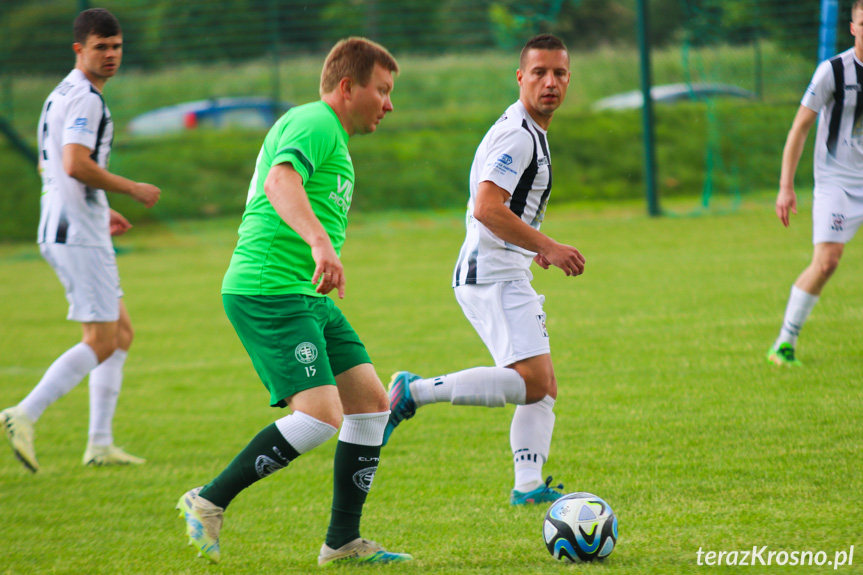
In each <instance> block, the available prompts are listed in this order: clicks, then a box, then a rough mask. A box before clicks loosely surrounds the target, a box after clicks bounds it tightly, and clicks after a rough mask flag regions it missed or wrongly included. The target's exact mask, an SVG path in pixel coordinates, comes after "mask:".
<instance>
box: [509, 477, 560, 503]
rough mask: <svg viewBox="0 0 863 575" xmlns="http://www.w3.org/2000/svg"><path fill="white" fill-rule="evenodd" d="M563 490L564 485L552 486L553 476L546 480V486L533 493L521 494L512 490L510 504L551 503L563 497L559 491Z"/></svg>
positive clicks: (532, 491) (534, 490)
mask: <svg viewBox="0 0 863 575" xmlns="http://www.w3.org/2000/svg"><path fill="white" fill-rule="evenodd" d="M558 489H563V483H560V484H558V485H555V486H552V485H551V475H549V476H548V478H547V479H546V480H545V485H540V486H539V487H537V488H536V489H533V490H531V491H526V492H521V491H516V490H515V489H513V490H512V493H511V494H510V496H509V502H510V504H512V505H530V504H533V503H551V502H553V501H557V500H558V499H560V498H561V497H563V495H564V494H563V493H562V492H560V491H558Z"/></svg>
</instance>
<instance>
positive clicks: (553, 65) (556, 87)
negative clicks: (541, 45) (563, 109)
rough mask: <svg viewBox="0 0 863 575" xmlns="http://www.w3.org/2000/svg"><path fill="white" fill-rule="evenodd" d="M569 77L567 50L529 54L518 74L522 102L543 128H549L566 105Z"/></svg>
mask: <svg viewBox="0 0 863 575" xmlns="http://www.w3.org/2000/svg"><path fill="white" fill-rule="evenodd" d="M569 76H570V73H569V55H568V54H567V53H566V50H528V52H527V54H526V57H525V62H524V66H523V67H522V68H521V69H519V70H518V72H516V77H517V78H518V85H519V88H520V90H519V94H520V95H519V98H520V99H521V102H522V103H523V104H524V107H525V108H527V111H528V113H529V114H530V116H531V117H532V118H533V119H534V120H536V122H537V123H538V124H539V125H540V126H543V127H548V124H549V122H551V116H552V114H553V113H554V111H555V110H557V109H558V108H559V107H560V105H561V104H562V103H563V99H564V98H565V97H566V89H567V88H568V87H569Z"/></svg>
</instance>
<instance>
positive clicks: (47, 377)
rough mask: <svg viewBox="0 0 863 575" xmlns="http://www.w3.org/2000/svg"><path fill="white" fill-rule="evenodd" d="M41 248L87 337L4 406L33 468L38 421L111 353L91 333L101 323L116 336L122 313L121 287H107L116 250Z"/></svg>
mask: <svg viewBox="0 0 863 575" xmlns="http://www.w3.org/2000/svg"><path fill="white" fill-rule="evenodd" d="M40 251H41V252H42V256H43V257H44V258H45V260H46V261H47V262H48V263H49V264H50V265H51V267H52V268H53V269H54V271H55V273H56V274H57V277H58V278H59V279H60V282H61V283H62V284H63V287H64V289H65V292H66V299H67V300H68V301H69V313H68V315H67V319H69V320H72V321H77V322H80V323H81V326H82V332H83V338H82V341H81V342H80V343H78V344H76V345H74V346H73V347H71V348H70V349H68V350H66V351H65V352H64V353H63V354H62V355H61V356H60V357H58V358H57V359H56V360H54V362H53V363H52V364H51V366H50V367H49V368H48V370H47V371H46V372H45V374H44V375H43V376H42V379H41V380H40V381H39V382H38V384H37V385H36V386H35V387H34V388H33V389H32V390H31V391H30V393H29V394H28V395H27V396H26V397H25V398H24V399H23V400H22V401H21V402H20V403H19V404H18V405H17V406H14V407H10V408H8V409H5V410H4V411H2V412H0V423H2V424H3V429H4V433H5V435H6V438H7V439H8V440H9V442H10V444H11V445H12V449H13V451H14V452H15V454H16V456H17V457H18V459H19V460H21V462H22V463H23V464H24V465H25V467H27V468H28V469H29V470H30V471H33V472H36V471H37V470H38V469H39V463H38V461H37V459H36V452H35V448H34V443H33V439H34V431H33V426H34V424H35V423H36V421H38V420H39V418H40V417H41V416H42V414H43V413H44V412H45V410H46V409H47V408H48V407H49V406H50V405H51V404H53V403H54V402H55V401H57V400H58V399H60V398H61V397H63V396H64V395H66V394H67V393H68V392H69V391H71V390H72V389H73V388H74V387H75V386H76V385H78V384H79V383H80V382H81V380H82V379H84V377H86V375H87V374H88V373H90V371H91V370H93V369H94V368H95V367H96V366H97V365H98V364H99V362H100V361H101V360H103V359H105V358H106V357H107V356H108V355H110V353H108V352H107V351H105V350H102V349H101V348H99V347H97V346H95V344H94V342H93V340H92V338H88V333H90V332H91V331H92V330H93V329H96V328H97V327H96V326H100V327H99V328H100V329H103V330H105V331H106V332H108V333H109V334H110V333H112V330H113V333H114V339H115V340H116V325H117V319H118V317H119V308H118V302H117V297H116V291H110V289H109V288H108V287H107V286H111V285H112V284H111V283H110V282H111V281H112V278H113V277H115V276H116V266H115V267H114V268H113V271H112V269H111V266H110V261H111V258H112V256H113V253H111V254H108V253H106V252H107V250H99V249H94V248H81V247H75V246H66V245H59V244H42V245H41V246H40ZM113 285H116V283H115V284H113ZM109 295H110V296H111V297H109ZM114 345H116V344H114Z"/></svg>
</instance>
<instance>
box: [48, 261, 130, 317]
mask: <svg viewBox="0 0 863 575" xmlns="http://www.w3.org/2000/svg"><path fill="white" fill-rule="evenodd" d="M39 251H40V252H42V257H43V258H45V260H46V261H47V262H48V263H49V264H51V267H52V268H54V271H55V272H56V273H57V277H58V278H60V283H62V284H63V287H64V288H65V290H66V299H67V300H68V301H69V313H68V315H67V316H66V319H69V320H72V321H80V322H85V323H90V322H108V321H117V320H119V319H120V298H121V297H123V290H121V289H120V276H119V274H118V273H117V258H116V255H115V253H114V250H112V249H109V248H94V247H85V246H68V245H65V244H39Z"/></svg>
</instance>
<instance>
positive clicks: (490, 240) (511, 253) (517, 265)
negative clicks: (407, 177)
mask: <svg viewBox="0 0 863 575" xmlns="http://www.w3.org/2000/svg"><path fill="white" fill-rule="evenodd" d="M485 181H490V182H492V183H494V184H497V185H498V186H500V187H501V188H503V189H504V190H506V191H507V192H509V193H510V197H509V200H507V202H506V205H507V207H508V208H509V209H510V210H512V212H513V213H514V214H515V215H517V216H518V217H519V218H521V221H523V222H524V223H526V224H528V225H530V226H531V227H533V228H535V229H537V230H538V229H539V227H540V224H541V223H542V219H543V217H544V215H545V206H546V204H547V203H548V196H549V194H550V193H551V156H550V154H549V150H548V141H547V140H546V131H545V130H543V129H542V128H540V127H539V126H538V125H537V124H536V122H534V121H533V119H532V118H531V117H530V114H528V113H527V110H526V109H525V107H524V104H522V103H521V101H518V102H516V103H515V104H513V105H512V106H510V107H509V108H507V110H506V112H505V113H504V115H503V116H501V118H500V119H499V120H498V121H497V122H496V123H495V124H494V125H493V126H492V127H491V129H490V130H489V131H488V133H486V135H485V137H484V138H483V139H482V142H480V145H479V147H478V148H477V150H476V155H475V156H474V159H473V165H472V166H471V168H470V199H469V200H468V205H467V215H466V227H467V233H466V235H465V240H464V244H463V245H462V247H461V252H460V253H459V257H458V262H457V263H456V266H455V273H454V274H453V287H456V286H459V285H466V284H485V283H493V282H500V281H512V280H521V279H527V280H531V279H533V274H531V272H530V262H531V260H532V259H533V256H535V255H536V254H535V253H533V252H531V251H528V250H525V249H523V248H520V247H518V246H516V245H513V244H510V243H507V242H504V241H503V240H501V239H500V238H499V237H497V236H496V235H495V234H493V233H492V232H491V231H490V230H489V229H488V228H486V227H485V226H484V225H483V224H481V223H480V222H479V221H477V220H476V219H475V218H474V217H473V209H474V205H475V202H476V195H477V189H478V188H479V184H480V183H481V182H485Z"/></svg>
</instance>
